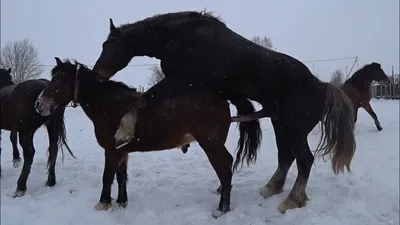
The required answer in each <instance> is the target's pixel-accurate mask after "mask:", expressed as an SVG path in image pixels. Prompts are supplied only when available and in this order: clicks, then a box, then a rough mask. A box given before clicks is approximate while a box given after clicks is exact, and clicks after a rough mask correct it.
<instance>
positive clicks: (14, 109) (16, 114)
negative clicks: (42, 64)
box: [0, 69, 74, 197]
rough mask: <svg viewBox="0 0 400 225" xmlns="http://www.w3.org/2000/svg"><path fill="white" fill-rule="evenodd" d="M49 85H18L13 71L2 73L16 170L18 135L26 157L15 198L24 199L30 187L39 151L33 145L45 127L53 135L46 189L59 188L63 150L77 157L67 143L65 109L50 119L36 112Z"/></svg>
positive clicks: (5, 121)
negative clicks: (59, 161)
mask: <svg viewBox="0 0 400 225" xmlns="http://www.w3.org/2000/svg"><path fill="white" fill-rule="evenodd" d="M49 83H50V81H48V80H46V79H32V80H26V81H24V82H21V83H19V84H15V83H14V82H13V81H12V77H11V69H0V85H1V86H0V88H1V89H0V96H1V124H0V125H1V129H2V130H3V129H4V130H9V131H11V138H10V139H11V142H12V145H13V162H14V166H16V164H15V163H16V162H18V161H19V160H20V157H19V151H18V147H17V134H18V135H19V144H20V145H21V147H22V149H23V156H24V164H23V167H22V170H21V174H20V176H19V178H18V181H17V189H16V191H15V193H14V195H13V197H21V196H23V195H24V194H25V192H26V189H27V187H26V183H27V180H28V176H29V173H30V171H31V167H32V163H33V158H34V155H35V151H36V150H35V147H34V145H33V137H34V134H35V132H36V130H37V129H38V128H39V127H41V126H42V125H43V124H44V125H45V126H46V128H47V132H48V135H49V148H48V152H49V155H48V161H47V167H48V177H47V181H46V186H50V187H51V186H54V185H55V184H56V174H55V166H56V160H57V155H58V150H59V148H61V149H62V147H63V146H65V147H67V149H68V151H69V153H70V154H71V155H72V156H73V157H74V155H73V153H72V152H71V150H70V148H69V146H68V144H67V140H66V130H65V125H64V111H65V107H60V108H59V109H57V110H56V111H54V113H53V114H51V115H48V116H41V115H39V114H38V113H37V112H36V111H35V107H34V104H35V101H36V99H37V97H38V96H39V94H40V92H42V91H43V90H44V89H45V88H46V87H47V85H48V84H49ZM0 154H1V148H0ZM0 171H1V166H0Z"/></svg>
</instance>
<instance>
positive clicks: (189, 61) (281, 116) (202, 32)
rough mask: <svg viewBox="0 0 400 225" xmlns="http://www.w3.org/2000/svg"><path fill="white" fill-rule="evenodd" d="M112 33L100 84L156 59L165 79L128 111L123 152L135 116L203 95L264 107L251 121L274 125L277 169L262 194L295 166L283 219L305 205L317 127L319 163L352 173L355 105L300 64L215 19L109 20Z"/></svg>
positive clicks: (186, 15) (119, 136)
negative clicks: (324, 160)
mask: <svg viewBox="0 0 400 225" xmlns="http://www.w3.org/2000/svg"><path fill="white" fill-rule="evenodd" d="M109 29H110V32H109V34H108V37H107V39H106V40H105V41H104V43H103V45H102V48H103V49H102V52H101V54H100V56H99V58H98V59H97V61H96V63H95V66H94V67H93V70H94V71H95V72H97V73H99V75H100V76H99V77H98V78H97V79H99V80H103V81H104V80H108V79H110V78H111V77H112V76H114V75H115V74H116V73H117V72H118V71H120V70H122V69H124V68H125V67H126V66H127V65H128V63H129V62H130V61H131V60H132V58H133V57H135V56H148V57H155V58H157V59H159V60H160V61H161V64H160V65H161V68H162V71H163V72H164V74H165V76H166V77H165V78H164V79H163V80H162V81H160V82H159V83H157V84H156V85H154V86H153V87H151V88H150V89H149V90H148V91H147V92H145V93H144V94H143V95H142V96H140V98H139V100H138V101H139V103H131V104H130V105H131V106H132V109H131V110H130V111H129V113H127V114H126V115H124V116H123V118H122V120H121V122H120V125H119V128H118V130H117V132H116V134H115V140H116V142H117V143H118V145H120V146H122V145H124V143H128V142H129V141H131V140H134V139H135V137H136V135H135V130H136V128H135V127H136V126H137V125H136V122H137V118H138V114H140V111H142V110H146V107H150V108H151V107H154V106H153V104H154V105H156V104H157V102H162V101H161V100H162V99H168V98H174V97H177V96H182V95H184V94H185V93H187V92H189V91H190V90H191V89H193V88H204V89H205V90H207V91H209V92H211V93H215V94H218V95H221V96H222V98H224V99H226V100H230V101H231V102H232V104H233V105H235V103H234V102H235V101H238V100H240V101H242V100H243V99H250V100H254V101H257V102H259V103H260V104H261V105H262V107H263V109H262V110H260V111H259V112H257V113H253V114H251V115H245V116H244V118H245V119H246V120H254V119H259V118H263V117H271V118H272V119H271V120H272V124H273V127H274V131H275V136H276V143H277V148H278V164H279V165H278V168H277V169H276V171H275V174H274V175H273V176H272V178H271V179H270V180H269V182H268V183H267V184H266V185H265V186H263V187H262V188H261V194H262V195H263V196H264V197H270V196H272V195H276V194H279V193H281V192H282V191H283V187H284V184H285V180H286V177H287V173H288V171H289V168H290V166H291V165H292V163H293V161H294V160H295V159H296V161H297V166H298V176H297V179H296V182H295V184H294V185H293V188H292V190H291V191H290V193H289V195H288V197H287V198H286V199H285V200H284V201H283V202H282V203H281V204H280V206H279V210H280V211H281V212H282V213H284V212H285V211H286V210H288V209H294V208H297V207H303V206H305V205H306V201H307V199H308V197H307V195H306V190H305V189H306V186H307V182H308V179H309V174H310V170H311V167H312V164H313V162H314V155H313V154H312V153H311V151H310V147H309V144H308V140H307V136H308V134H309V133H310V132H311V130H312V129H313V128H314V127H315V125H316V124H317V123H318V122H320V121H321V122H322V134H321V141H320V143H319V146H318V147H319V148H318V150H317V151H316V156H321V155H322V156H325V155H330V156H332V169H333V171H334V172H335V173H338V172H343V171H344V168H345V167H346V168H347V169H348V170H350V163H351V160H352V158H353V155H354V153H355V148H356V143H355V139H354V112H353V106H352V103H351V100H350V99H349V98H348V97H347V96H346V94H344V92H343V91H342V90H341V89H340V88H339V87H336V86H334V85H332V84H329V83H325V82H322V81H320V80H319V79H318V78H317V77H315V76H314V75H313V74H312V73H311V71H310V70H309V69H308V68H307V67H306V66H305V65H304V64H303V63H302V62H300V61H299V60H297V59H295V58H293V57H291V56H289V55H286V54H283V53H280V52H276V51H273V50H269V49H266V48H264V47H262V46H260V45H258V44H255V43H253V42H251V41H249V40H248V39H246V38H244V37H243V36H241V35H239V34H237V33H236V32H234V31H232V30H231V29H229V28H228V27H227V26H226V24H224V23H223V22H222V21H221V20H220V19H219V18H217V17H215V16H213V15H211V14H210V13H203V12H193V11H189V12H174V13H166V14H159V15H156V16H153V17H149V18H146V19H143V20H141V21H137V22H135V23H131V24H125V25H121V26H119V27H115V25H114V24H113V21H112V20H111V19H110V27H109ZM98 94H100V92H99V93H98ZM134 100H135V101H136V99H134ZM241 115H243V114H241ZM239 118H240V116H239ZM255 159H256V157H254V158H253V160H252V162H254V161H255Z"/></svg>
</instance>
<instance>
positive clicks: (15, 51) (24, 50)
mask: <svg viewBox="0 0 400 225" xmlns="http://www.w3.org/2000/svg"><path fill="white" fill-rule="evenodd" d="M0 56H1V57H0V66H1V67H3V68H12V71H11V75H12V77H13V81H14V82H16V83H20V82H22V81H25V80H29V79H34V78H38V77H39V76H40V75H41V74H42V73H43V68H42V66H41V63H40V60H39V52H38V50H37V49H36V48H35V47H34V46H33V43H32V42H31V41H30V40H29V39H28V38H26V39H24V40H22V41H14V42H8V43H7V44H6V45H5V46H4V47H3V48H2V49H1V53H0Z"/></svg>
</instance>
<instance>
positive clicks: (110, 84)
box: [50, 59, 137, 92]
mask: <svg viewBox="0 0 400 225" xmlns="http://www.w3.org/2000/svg"><path fill="white" fill-rule="evenodd" d="M78 65H79V66H80V70H81V71H82V70H83V72H80V73H79V74H80V76H86V77H88V78H89V77H90V79H94V78H95V77H98V75H97V74H96V73H95V72H94V71H92V70H91V69H89V68H88V67H87V66H86V65H85V64H82V63H80V62H78V61H77V60H73V62H71V61H70V60H69V59H65V60H64V61H63V66H64V67H67V68H64V70H67V71H69V70H70V69H73V70H76V68H77V66H78ZM59 69H60V68H59V67H58V66H57V65H56V66H55V67H53V69H52V70H51V71H50V74H51V77H54V76H56V74H57V72H58V70H59ZM93 82H97V81H93ZM97 83H101V84H104V85H105V87H106V90H107V91H124V90H126V91H130V92H132V91H134V92H137V89H136V88H134V87H129V86H128V85H126V84H125V83H123V82H120V81H113V80H109V81H107V82H97Z"/></svg>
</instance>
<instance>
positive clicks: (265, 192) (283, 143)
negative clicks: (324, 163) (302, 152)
mask: <svg viewBox="0 0 400 225" xmlns="http://www.w3.org/2000/svg"><path fill="white" fill-rule="evenodd" d="M271 122H272V125H273V127H274V132H275V140H276V146H277V148H278V167H277V168H276V171H275V173H274V175H272V177H271V179H270V180H269V181H268V183H267V184H266V185H264V186H262V187H261V189H260V193H261V195H262V196H263V197H264V198H268V197H271V196H273V195H276V194H280V193H281V192H283V187H284V185H285V181H286V177H287V174H288V172H289V169H290V166H291V165H292V163H293V161H294V159H295V155H294V154H293V152H292V150H291V149H290V146H289V145H288V144H287V141H288V140H287V139H286V138H285V133H284V132H283V127H282V124H281V123H280V122H279V120H277V119H271Z"/></svg>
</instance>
